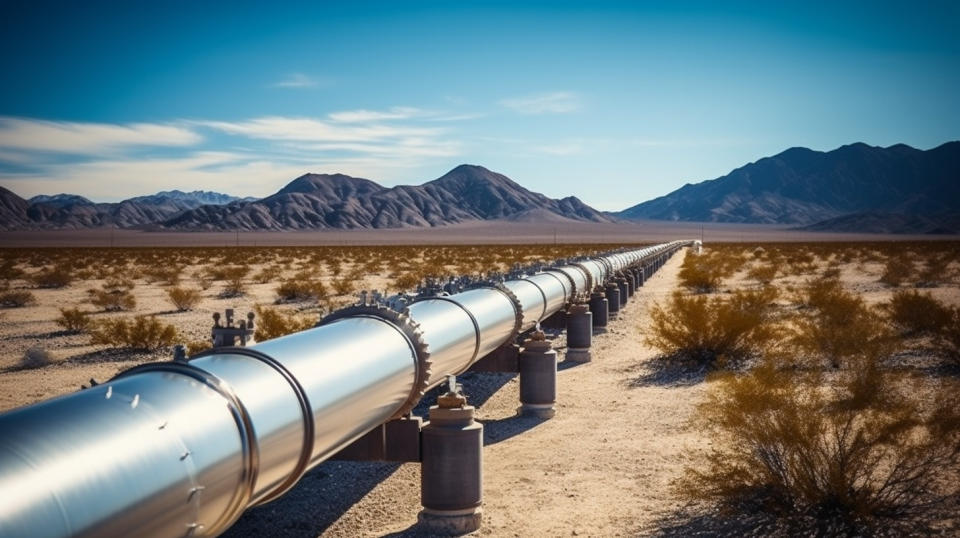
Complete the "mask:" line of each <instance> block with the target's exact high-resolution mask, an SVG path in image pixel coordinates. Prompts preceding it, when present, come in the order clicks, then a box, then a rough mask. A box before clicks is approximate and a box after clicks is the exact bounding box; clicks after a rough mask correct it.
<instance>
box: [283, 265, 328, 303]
mask: <svg viewBox="0 0 960 538" xmlns="http://www.w3.org/2000/svg"><path fill="white" fill-rule="evenodd" d="M311 275H312V273H306V272H301V273H298V274H296V275H294V277H293V278H288V279H286V280H283V281H281V282H280V285H279V286H277V289H276V293H277V302H278V303H285V302H293V301H308V300H315V301H319V300H321V299H323V298H324V297H326V295H327V287H326V286H325V285H324V284H323V282H322V281H321V280H319V279H315V278H312V276H311Z"/></svg>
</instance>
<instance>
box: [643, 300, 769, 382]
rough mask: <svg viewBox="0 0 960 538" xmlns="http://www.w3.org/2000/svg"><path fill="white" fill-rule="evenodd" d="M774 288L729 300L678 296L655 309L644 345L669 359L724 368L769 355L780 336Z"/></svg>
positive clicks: (645, 333) (655, 306) (653, 308)
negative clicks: (773, 310) (738, 361)
mask: <svg viewBox="0 0 960 538" xmlns="http://www.w3.org/2000/svg"><path fill="white" fill-rule="evenodd" d="M776 296H777V292H776V290H774V289H773V288H764V289H761V290H754V291H737V292H735V293H733V294H732V295H731V296H730V297H729V298H727V297H707V296H702V295H701V296H697V295H685V294H683V293H681V292H679V291H678V292H674V294H673V295H672V296H671V298H670V300H669V301H668V302H667V303H666V304H665V305H660V304H655V305H654V306H653V307H652V308H651V310H650V322H649V323H648V324H647V325H646V326H645V329H644V341H645V342H646V344H647V345H649V346H651V347H654V348H656V349H657V350H659V351H660V352H662V353H664V354H665V355H670V356H676V357H678V358H685V359H691V360H694V361H697V362H700V363H704V364H709V365H716V366H722V365H724V364H725V363H727V362H729V361H736V360H740V359H744V358H748V357H751V356H755V355H758V354H760V353H761V352H762V351H764V350H765V349H766V348H767V347H768V346H769V345H770V344H771V343H772V342H774V341H775V340H776V338H777V336H778V334H779V331H778V327H777V324H776V322H775V319H774V318H773V313H772V310H771V307H770V305H771V303H772V302H773V301H774V300H775V299H776Z"/></svg>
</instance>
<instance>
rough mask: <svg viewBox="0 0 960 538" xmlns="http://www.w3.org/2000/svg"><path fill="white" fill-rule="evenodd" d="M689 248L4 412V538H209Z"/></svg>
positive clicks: (204, 357) (445, 302) (0, 490)
mask: <svg viewBox="0 0 960 538" xmlns="http://www.w3.org/2000/svg"><path fill="white" fill-rule="evenodd" d="M688 244H692V242H690V241H674V242H672V243H665V244H662V245H656V246H653V247H647V248H643V249H636V250H632V251H628V252H622V253H615V254H612V255H607V256H604V257H600V258H595V259H592V260H586V261H582V262H577V263H576V264H574V265H564V266H560V267H553V268H550V269H548V270H547V271H545V272H542V273H537V274H534V275H531V276H527V277H523V278H521V279H518V280H511V281H507V282H504V283H503V286H502V289H501V288H480V289H473V290H469V291H465V292H462V293H457V294H454V295H450V296H445V297H429V298H425V299H422V300H420V301H417V302H415V303H413V304H411V305H410V306H409V307H408V308H407V310H406V311H405V312H404V313H396V312H393V314H391V315H387V314H385V313H378V312H377V311H375V310H376V309H375V308H374V307H370V308H374V310H373V311H370V308H368V309H367V310H363V311H356V312H353V311H350V312H346V313H345V314H343V315H342V316H341V317H339V318H337V317H336V316H334V317H333V318H332V319H330V320H329V321H328V322H327V323H325V324H323V325H321V326H319V327H316V328H313V329H309V330H306V331H302V332H298V333H295V334H291V335H288V336H284V337H282V338H277V339H274V340H269V341H265V342H262V343H259V344H256V345H254V346H251V347H249V348H219V349H214V350H211V351H208V352H206V353H203V354H200V355H197V356H194V357H192V358H190V359H188V360H183V361H174V362H168V363H155V364H147V365H142V366H139V367H136V368H133V369H131V370H128V371H126V372H123V373H121V374H120V375H119V376H117V377H116V378H114V379H113V380H111V381H109V382H107V383H104V384H102V385H98V386H96V387H94V388H91V389H87V390H83V391H80V392H76V393H73V394H67V395H64V396H61V397H59V398H55V399H52V400H48V401H46V402H41V403H38V404H35V405H32V406H28V407H24V408H20V409H15V410H13V411H10V412H7V413H3V414H0V432H2V435H0V499H3V502H2V503H0V536H27V535H29V536H113V535H137V536H187V535H194V536H199V535H211V536H212V535H217V534H219V533H221V532H223V531H224V530H225V529H227V528H228V527H229V526H230V525H231V524H232V523H233V522H234V521H236V519H237V518H238V517H239V516H240V514H241V513H242V512H243V511H244V510H245V509H246V508H247V507H249V506H253V505H256V504H260V503H264V502H268V501H270V500H273V499H275V498H277V497H278V496H280V495H282V494H283V493H284V492H286V491H287V490H288V489H289V488H290V487H292V486H293V485H294V484H295V483H296V482H297V480H299V478H300V477H301V476H303V474H304V473H305V472H306V471H307V470H308V469H310V468H312V467H313V466H315V465H317V464H319V463H320V462H322V461H323V460H325V459H327V458H328V457H330V456H331V455H333V454H334V453H336V452H337V451H339V450H340V449H342V448H343V447H345V446H347V445H348V444H349V443H351V442H353V441H354V440H355V439H357V438H359V437H360V436H362V435H363V434H365V433H366V432H367V431H369V430H371V429H372V428H374V427H376V426H378V425H379V424H382V423H383V422H385V421H387V420H389V419H390V418H392V417H394V416H397V414H398V413H403V412H405V410H408V408H409V407H411V406H412V404H415V403H416V401H417V400H418V399H419V398H420V396H421V395H422V394H423V391H424V390H426V389H427V388H429V387H431V386H434V385H436V384H438V383H439V382H440V381H441V380H442V379H444V377H445V376H446V375H448V374H456V373H460V372H462V371H464V370H466V369H467V368H469V367H470V365H471V364H472V363H473V362H475V361H477V360H478V359H480V358H482V357H483V356H485V355H486V354H488V353H490V352H491V351H493V350H495V349H497V348H498V347H499V346H501V345H503V344H505V343H508V342H509V341H511V339H512V338H514V337H516V336H517V334H518V333H520V332H522V331H526V330H529V329H531V328H532V327H533V326H535V325H536V323H538V322H540V321H542V320H544V319H546V318H547V317H549V316H550V315H552V314H554V313H556V312H557V311H559V310H560V309H562V308H564V306H565V305H567V304H569V303H570V302H572V301H575V300H579V299H582V298H585V297H586V296H588V294H589V292H590V291H591V290H592V289H593V288H594V287H596V286H598V285H602V284H604V283H605V282H606V281H608V280H609V279H610V278H611V277H612V276H613V275H614V274H615V273H616V272H617V271H619V270H622V269H624V268H626V267H628V266H631V265H636V264H639V263H642V262H644V261H647V260H652V259H659V256H662V255H663V254H665V253H669V252H672V251H674V250H677V249H679V248H681V247H683V246H686V245H688ZM348 310H349V309H348ZM390 312H392V311H390Z"/></svg>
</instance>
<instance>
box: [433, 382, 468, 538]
mask: <svg viewBox="0 0 960 538" xmlns="http://www.w3.org/2000/svg"><path fill="white" fill-rule="evenodd" d="M451 377H452V376H451ZM451 384H452V385H454V387H455V388H453V389H452V390H450V391H449V392H447V393H446V394H443V395H441V396H440V397H438V398H437V405H435V406H433V407H431V408H430V422H428V423H427V424H426V425H425V426H424V427H423V430H422V432H421V451H422V461H421V470H420V502H421V504H422V505H423V510H422V511H421V512H420V514H419V516H418V520H419V522H420V526H421V527H422V528H423V530H425V531H427V532H429V533H430V534H435V535H460V534H467V533H470V532H473V531H475V530H477V529H479V528H480V523H481V520H482V510H481V505H482V503H483V424H480V423H479V422H475V421H474V420H473V413H474V408H473V406H471V405H467V399H466V398H465V397H464V396H463V394H461V393H460V391H459V390H458V389H457V388H456V382H455V381H454V382H452V383H451Z"/></svg>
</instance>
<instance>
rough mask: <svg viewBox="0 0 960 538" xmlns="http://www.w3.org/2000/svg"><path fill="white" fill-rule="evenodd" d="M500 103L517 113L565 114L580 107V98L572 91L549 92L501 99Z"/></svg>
mask: <svg viewBox="0 0 960 538" xmlns="http://www.w3.org/2000/svg"><path fill="white" fill-rule="evenodd" d="M500 105H502V106H504V107H507V108H509V109H510V110H513V111H514V112H517V113H519V114H530V115H536V114H566V113H569V112H575V111H577V110H578V109H579V108H580V98H579V96H577V94H575V93H572V92H550V93H541V94H537V95H529V96H524V97H511V98H508V99H502V100H501V101H500Z"/></svg>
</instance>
